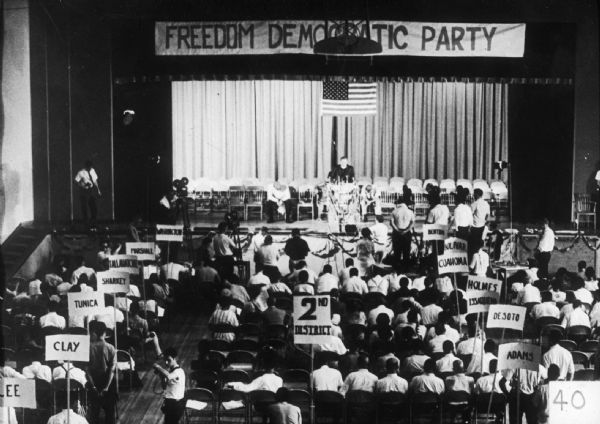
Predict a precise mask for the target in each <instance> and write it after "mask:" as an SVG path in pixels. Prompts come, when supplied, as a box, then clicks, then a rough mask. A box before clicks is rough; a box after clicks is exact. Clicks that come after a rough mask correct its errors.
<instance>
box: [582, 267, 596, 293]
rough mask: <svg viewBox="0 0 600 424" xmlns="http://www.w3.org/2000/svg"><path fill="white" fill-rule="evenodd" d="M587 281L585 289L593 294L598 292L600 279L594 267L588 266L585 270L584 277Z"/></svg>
mask: <svg viewBox="0 0 600 424" xmlns="http://www.w3.org/2000/svg"><path fill="white" fill-rule="evenodd" d="M583 278H584V280H585V289H586V290H589V291H591V292H595V291H597V290H598V278H596V271H595V270H594V268H593V267H591V266H588V267H587V268H586V269H585V275H584V276H583Z"/></svg>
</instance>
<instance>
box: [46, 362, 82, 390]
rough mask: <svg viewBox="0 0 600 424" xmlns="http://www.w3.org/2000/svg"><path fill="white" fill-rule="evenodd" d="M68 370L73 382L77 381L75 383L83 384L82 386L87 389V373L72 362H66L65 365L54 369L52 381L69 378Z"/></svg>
mask: <svg viewBox="0 0 600 424" xmlns="http://www.w3.org/2000/svg"><path fill="white" fill-rule="evenodd" d="M67 370H69V377H70V378H71V379H72V380H75V381H77V382H79V383H81V385H82V386H84V387H85V384H86V383H87V377H86V375H85V371H84V370H82V369H81V368H77V367H75V366H74V365H73V364H72V363H70V362H65V363H63V364H60V365H59V366H57V367H56V368H54V369H53V370H52V379H53V380H56V379H59V378H67Z"/></svg>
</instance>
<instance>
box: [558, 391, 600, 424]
mask: <svg viewBox="0 0 600 424" xmlns="http://www.w3.org/2000/svg"><path fill="white" fill-rule="evenodd" d="M549 389H550V390H549V392H548V409H549V414H548V423H549V424H563V423H568V422H571V421H573V420H575V421H576V422H577V424H597V423H598V421H599V420H600V402H598V400H599V399H600V381H551V382H550V388H549Z"/></svg>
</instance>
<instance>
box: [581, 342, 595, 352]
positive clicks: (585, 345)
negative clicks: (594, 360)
mask: <svg viewBox="0 0 600 424" xmlns="http://www.w3.org/2000/svg"><path fill="white" fill-rule="evenodd" d="M599 346H600V341H598V340H586V341H584V342H582V343H580V344H579V350H580V351H581V352H588V353H595V352H597V351H598V347H599Z"/></svg>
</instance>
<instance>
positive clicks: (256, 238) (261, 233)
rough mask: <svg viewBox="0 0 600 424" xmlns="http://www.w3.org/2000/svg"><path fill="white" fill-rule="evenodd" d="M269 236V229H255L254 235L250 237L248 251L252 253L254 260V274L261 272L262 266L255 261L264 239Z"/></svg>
mask: <svg viewBox="0 0 600 424" xmlns="http://www.w3.org/2000/svg"><path fill="white" fill-rule="evenodd" d="M267 234H269V229H268V228H267V227H262V228H260V229H259V228H257V229H256V233H255V234H254V235H253V236H252V241H251V242H250V246H249V247H248V250H250V252H252V256H253V258H254V270H255V271H256V272H258V271H260V270H261V266H262V264H261V263H260V262H259V261H258V260H257V259H258V258H257V254H258V249H259V248H260V246H262V245H263V243H264V241H265V237H266V236H267Z"/></svg>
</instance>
